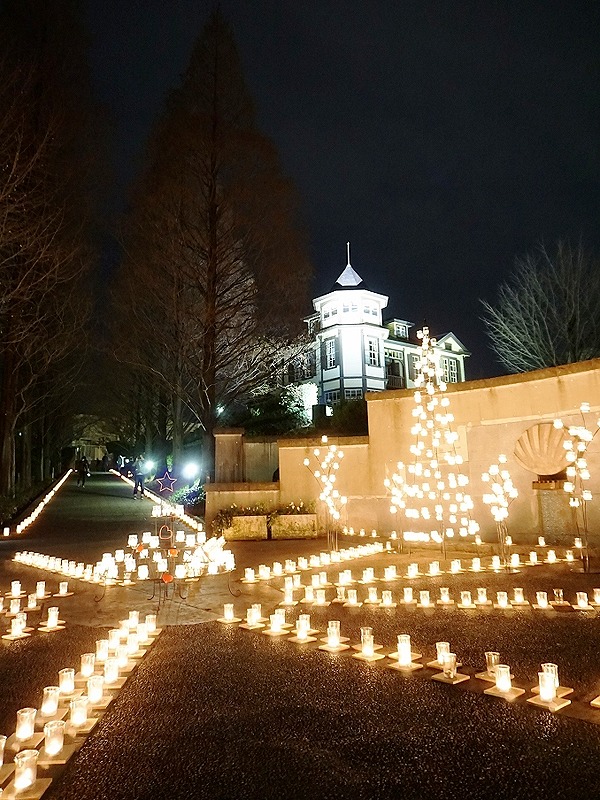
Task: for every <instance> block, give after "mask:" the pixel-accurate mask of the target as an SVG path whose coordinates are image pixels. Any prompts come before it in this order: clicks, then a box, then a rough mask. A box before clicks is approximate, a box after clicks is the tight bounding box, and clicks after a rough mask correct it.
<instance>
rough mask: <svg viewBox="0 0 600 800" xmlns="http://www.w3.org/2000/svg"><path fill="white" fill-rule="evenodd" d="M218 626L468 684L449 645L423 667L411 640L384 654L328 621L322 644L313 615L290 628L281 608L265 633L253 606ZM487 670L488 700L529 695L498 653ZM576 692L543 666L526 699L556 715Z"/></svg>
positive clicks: (227, 611) (365, 637)
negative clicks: (514, 682)
mask: <svg viewBox="0 0 600 800" xmlns="http://www.w3.org/2000/svg"><path fill="white" fill-rule="evenodd" d="M219 622H221V623H224V624H231V623H241V624H240V627H241V628H246V629H248V630H261V632H262V633H264V634H265V635H268V636H273V637H275V636H277V637H288V641H290V642H295V643H298V644H302V643H308V642H316V641H320V642H321V644H320V645H319V649H320V650H325V651H327V652H330V653H340V652H343V651H346V650H350V649H353V650H354V651H355V652H354V653H353V654H352V655H353V657H354V658H356V659H360V660H362V661H367V662H375V661H380V660H382V659H385V658H386V657H387V658H389V659H391V661H392V662H393V663H392V664H390V665H389V666H390V667H392V668H393V669H396V670H399V671H401V672H407V673H408V672H414V671H416V670H419V669H423V667H427V668H429V669H432V670H435V671H436V674H435V675H434V676H433V679H434V680H438V681H441V682H442V683H449V684H452V685H454V684H457V683H463V682H466V681H469V680H470V679H471V676H470V675H468V674H465V673H460V672H459V671H458V668H459V667H460V666H462V665H461V664H460V662H458V661H457V655H456V653H454V652H452V650H451V647H450V643H449V642H436V645H435V647H436V657H435V659H434V660H432V661H429V662H427V663H426V664H421V663H419V662H420V661H421V659H422V658H423V656H422V654H421V653H417V652H414V651H413V649H412V646H411V639H410V635H409V634H399V635H398V637H397V648H396V650H395V651H394V652H392V653H389V654H384V653H382V652H381V651H382V650H383V645H380V644H376V643H375V640H374V636H373V629H372V628H371V627H368V626H365V627H362V628H361V642H360V644H354V645H353V644H348V642H349V641H350V640H349V638H348V637H344V636H342V635H341V623H340V621H339V620H329V622H328V623H327V634H326V636H325V637H322V638H321V639H320V640H319V638H318V634H319V631H318V630H316V629H314V628H313V627H312V625H311V620H310V615H309V614H300V615H299V616H298V619H297V621H296V626H295V628H294V626H293V625H292V624H291V623H288V622H286V612H285V609H282V608H278V609H276V610H275V611H274V613H273V614H271V615H270V616H269V619H268V622H269V626H268V627H267V626H266V625H265V623H266V622H267V620H266V618H264V617H263V616H262V607H261V604H260V603H255V604H253V605H252V606H250V608H248V609H247V611H246V618H245V622H242V620H241V618H238V617H235V613H234V607H233V603H226V604H225V606H224V608H223V617H221V618H220V619H219ZM485 659H486V668H485V671H483V672H478V673H476V674H475V678H476V679H478V680H481V681H485V682H487V683H491V684H493V686H491V687H489V688H488V689H485V690H484V693H485V694H490V695H493V696H496V697H502V698H504V699H506V700H510V701H512V700H514V699H515V698H516V697H519V696H521V695H523V694H525V691H526V690H525V689H521V688H519V687H515V686H513V685H512V678H513V675H511V672H510V667H509V666H508V665H507V664H501V663H500V653H498V652H495V651H488V652H486V653H485ZM572 692H573V689H571V688H569V687H565V686H561V685H560V682H559V679H558V666H557V665H556V664H554V663H550V662H548V663H544V664H542V665H541V672H539V673H538V685H537V686H534V687H533V688H532V689H531V693H532V695H533V696H532V697H530V698H527V701H528V702H529V703H532V704H534V705H537V706H541V707H543V708H546V709H548V710H549V711H552V712H554V711H558V710H559V709H561V708H564V707H565V706H567V705H569V704H570V702H571V701H570V700H568V699H566V698H567V696H568V695H570V694H572ZM591 705H592V706H593V707H595V708H598V707H600V697H598V698H595V700H592V702H591Z"/></svg>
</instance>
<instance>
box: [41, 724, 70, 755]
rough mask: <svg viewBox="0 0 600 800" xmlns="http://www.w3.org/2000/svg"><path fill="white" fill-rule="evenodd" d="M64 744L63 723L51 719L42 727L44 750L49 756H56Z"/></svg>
mask: <svg viewBox="0 0 600 800" xmlns="http://www.w3.org/2000/svg"><path fill="white" fill-rule="evenodd" d="M64 742H65V723H64V720H62V719H53V720H50V722H47V723H46V724H45V725H44V750H45V751H46V754H47V755H49V756H57V755H58V754H59V753H60V751H61V750H62V749H63V745H64Z"/></svg>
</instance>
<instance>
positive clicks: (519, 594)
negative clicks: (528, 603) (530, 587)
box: [513, 588, 525, 603]
mask: <svg viewBox="0 0 600 800" xmlns="http://www.w3.org/2000/svg"><path fill="white" fill-rule="evenodd" d="M513 592H514V600H515V603H524V602H525V596H524V594H523V589H517V588H515V589H514V590H513Z"/></svg>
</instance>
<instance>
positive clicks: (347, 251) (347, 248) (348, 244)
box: [346, 242, 350, 266]
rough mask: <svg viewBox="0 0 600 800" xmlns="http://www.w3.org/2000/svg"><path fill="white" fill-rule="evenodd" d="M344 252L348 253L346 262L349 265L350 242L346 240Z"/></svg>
mask: <svg viewBox="0 0 600 800" xmlns="http://www.w3.org/2000/svg"><path fill="white" fill-rule="evenodd" d="M346 253H347V254H348V264H347V266H350V242H346Z"/></svg>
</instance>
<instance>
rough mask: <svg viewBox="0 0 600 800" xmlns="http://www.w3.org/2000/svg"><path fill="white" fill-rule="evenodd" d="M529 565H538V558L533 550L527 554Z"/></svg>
mask: <svg viewBox="0 0 600 800" xmlns="http://www.w3.org/2000/svg"><path fill="white" fill-rule="evenodd" d="M529 563H530V564H537V563H538V557H537V553H536V552H535V550H532V551H531V552H530V553H529Z"/></svg>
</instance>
